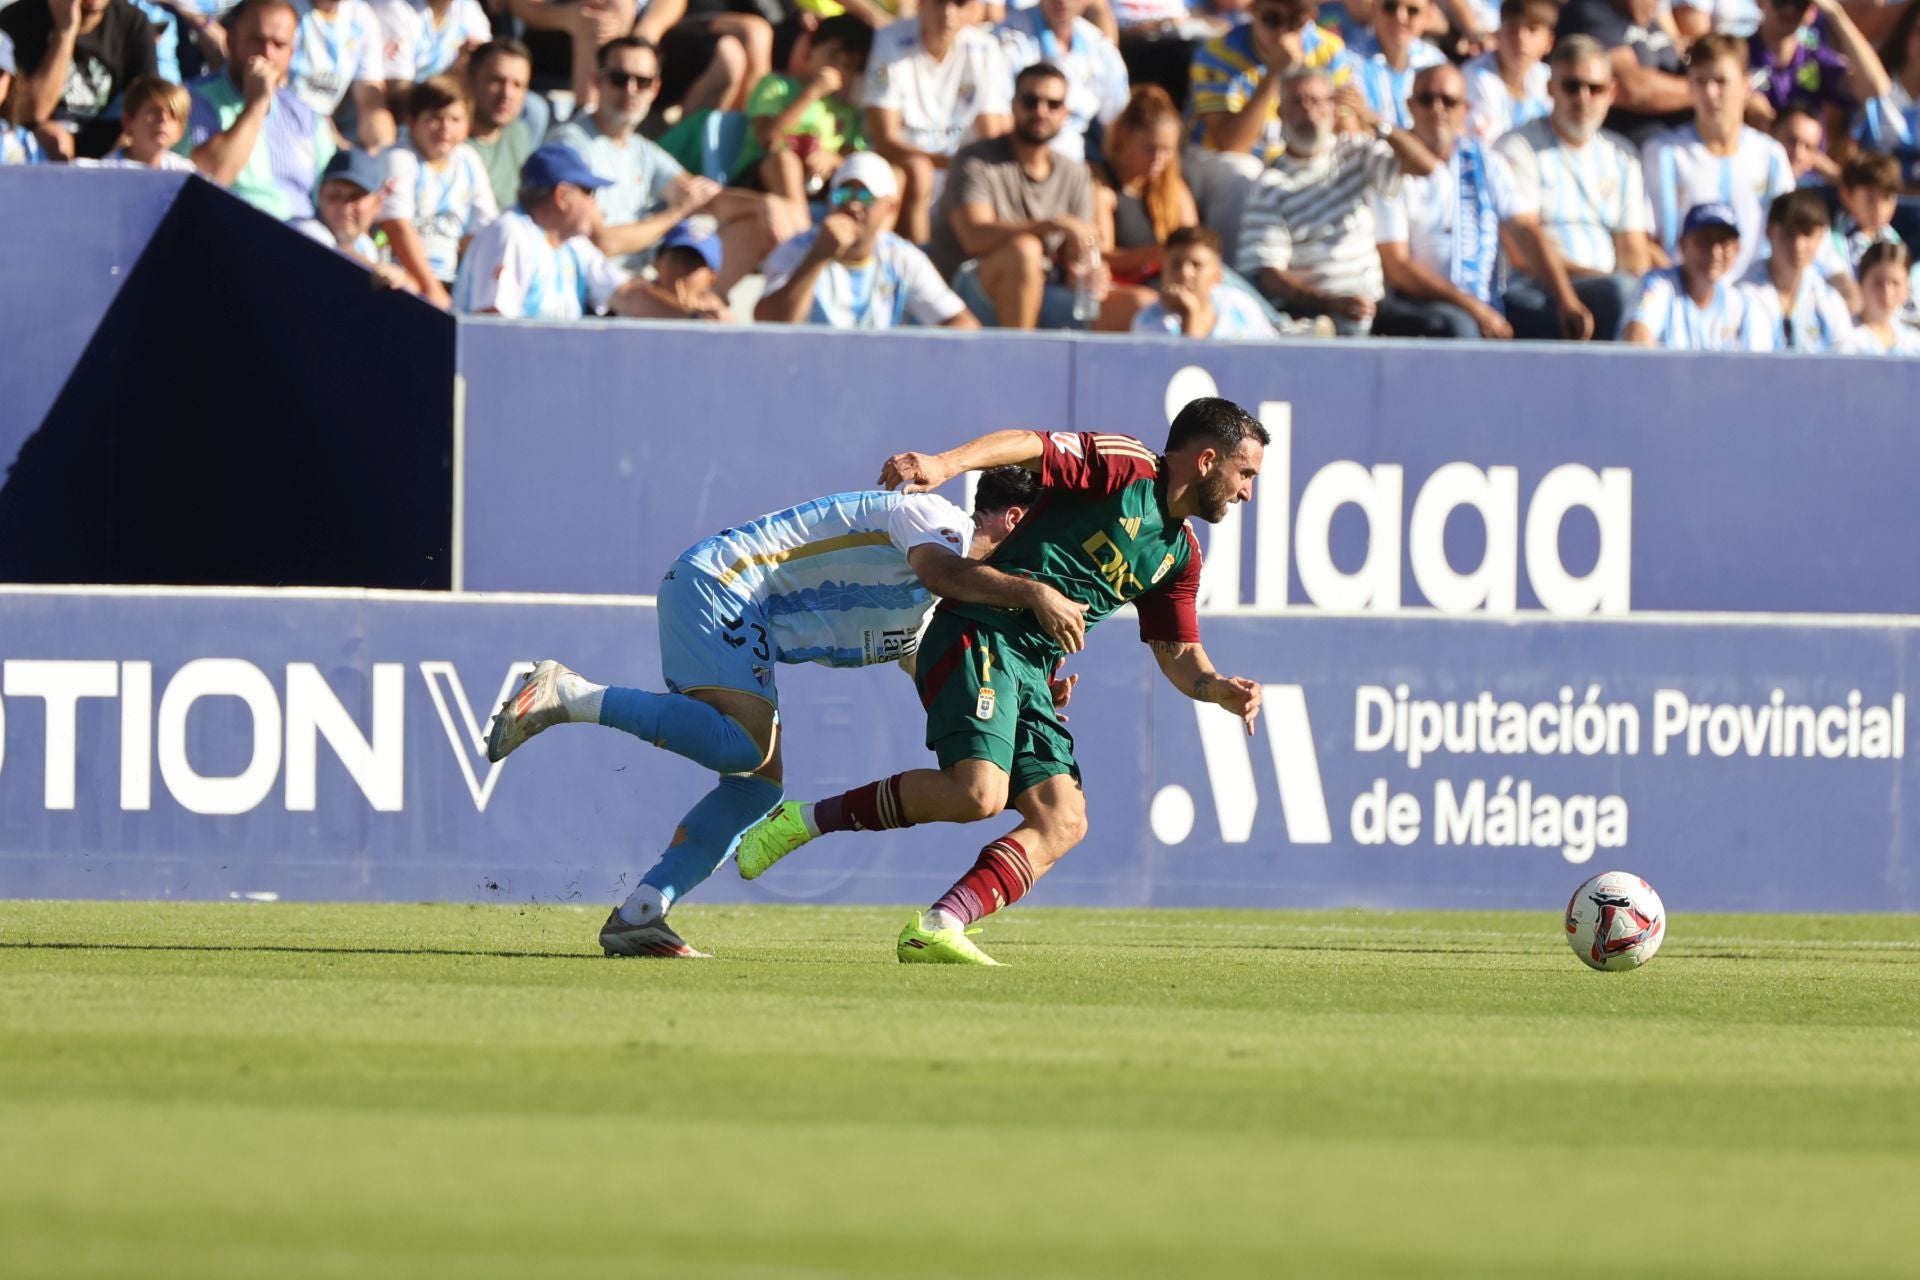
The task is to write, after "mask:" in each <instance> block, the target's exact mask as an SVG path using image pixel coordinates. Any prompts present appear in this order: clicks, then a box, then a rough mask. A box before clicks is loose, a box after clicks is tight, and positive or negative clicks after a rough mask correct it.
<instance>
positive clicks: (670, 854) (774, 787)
mask: <svg viewBox="0 0 1920 1280" xmlns="http://www.w3.org/2000/svg"><path fill="white" fill-rule="evenodd" d="M783 794H785V792H784V790H783V789H782V788H781V786H780V784H779V783H777V782H769V781H767V780H766V779H765V778H762V777H758V776H748V777H733V778H722V779H720V785H719V786H717V787H715V788H714V789H713V790H711V791H709V792H707V794H706V795H705V796H703V797H701V800H700V803H699V804H696V805H695V806H693V808H691V809H689V810H688V811H687V816H686V817H684V818H682V819H680V825H681V826H683V827H685V828H686V829H687V838H686V839H685V840H682V841H681V842H680V843H679V844H677V845H674V846H673V847H672V848H671V849H668V850H667V851H666V852H665V853H663V854H661V855H660V861H658V862H656V863H654V864H653V869H652V870H650V871H648V872H647V874H646V875H644V876H641V877H640V883H641V884H646V885H652V886H653V887H654V888H656V889H658V890H660V893H661V895H662V896H663V897H665V898H666V900H667V905H668V906H669V907H671V906H672V905H673V904H674V903H675V902H677V901H678V900H680V899H681V898H683V897H685V896H686V895H687V894H688V893H689V892H690V891H692V890H693V889H694V888H695V887H696V886H697V885H699V883H700V882H701V881H703V880H705V879H706V878H707V877H708V876H710V875H712V874H713V869H714V868H715V867H717V866H719V865H720V863H721V862H722V861H723V860H724V859H725V858H726V856H727V855H728V854H729V853H731V852H733V846H734V843H735V842H736V841H738V840H739V839H740V836H741V834H742V833H743V832H745V831H746V829H747V828H748V827H751V826H752V825H753V824H754V823H756V822H758V821H760V819H762V818H764V817H766V815H767V812H768V811H769V810H770V809H772V808H773V806H775V805H777V804H779V803H780V797H781V796H782V795H783Z"/></svg>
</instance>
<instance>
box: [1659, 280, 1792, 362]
mask: <svg viewBox="0 0 1920 1280" xmlns="http://www.w3.org/2000/svg"><path fill="white" fill-rule="evenodd" d="M1627 323H1628V324H1634V323H1639V324H1643V325H1645V326H1647V329H1648V331H1649V332H1650V333H1652V334H1653V340H1654V342H1655V343H1657V344H1658V345H1659V346H1661V347H1664V348H1665V349H1666V350H1668V351H1771V350H1773V334H1772V332H1771V331H1770V329H1769V327H1768V325H1767V321H1766V318H1765V317H1764V316H1762V315H1760V313H1759V311H1758V309H1757V308H1755V307H1754V306H1753V300H1752V297H1751V296H1750V295H1749V294H1748V292H1747V291H1746V290H1745V289H1742V288H1741V287H1740V286H1739V285H1737V284H1735V283H1734V282H1733V281H1732V280H1731V279H1728V280H1722V281H1720V282H1719V283H1718V284H1716V285H1714V286H1713V296H1712V297H1711V298H1709V299H1708V300H1707V305H1706V306H1704V307H1702V306H1699V305H1697V304H1695V302H1694V300H1693V299H1692V298H1690V297H1688V296H1687V291H1686V289H1685V287H1684V286H1683V285H1682V284H1681V281H1680V268H1678V267H1662V268H1660V269H1659V270H1657V271H1649V272H1647V274H1646V275H1645V276H1644V277H1643V278H1642V279H1641V281H1640V296H1639V297H1638V298H1636V299H1635V300H1634V303H1633V307H1632V309H1631V310H1629V311H1628V312H1627Z"/></svg>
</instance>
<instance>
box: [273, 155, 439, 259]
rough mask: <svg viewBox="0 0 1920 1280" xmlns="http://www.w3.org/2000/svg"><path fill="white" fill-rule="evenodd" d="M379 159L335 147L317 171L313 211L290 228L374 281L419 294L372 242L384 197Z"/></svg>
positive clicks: (384, 178) (383, 173) (384, 174)
mask: <svg viewBox="0 0 1920 1280" xmlns="http://www.w3.org/2000/svg"><path fill="white" fill-rule="evenodd" d="M386 181H387V170H386V165H385V163H384V162H383V161H382V160H381V159H380V158H378V157H376V156H373V155H370V154H368V153H367V152H365V151H353V150H348V151H336V152H335V153H334V156H333V159H331V160H329V161H327V167H326V170H325V171H324V172H323V173H321V175H320V190H319V191H318V192H317V193H316V194H315V199H314V216H313V217H312V218H306V219H302V220H301V221H299V222H296V223H294V224H293V225H294V227H295V229H297V230H299V231H303V232H305V233H306V234H307V235H309V236H312V237H313V238H314V239H315V240H316V241H318V242H319V243H321V244H323V245H326V246H327V247H328V248H329V249H332V250H334V251H335V252H337V253H342V254H345V255H346V256H347V257H349V258H352V259H353V260H354V261H356V262H358V263H359V264H360V265H362V266H364V267H366V268H367V269H368V270H369V271H371V272H372V273H373V278H374V282H375V283H376V284H380V285H384V286H385V287H387V288H389V289H397V290H399V291H400V292H402V293H415V294H417V293H419V292H420V290H419V287H418V286H416V285H415V284H414V282H413V277H412V276H411V275H409V274H408V273H407V271H406V269H405V268H403V267H398V266H395V265H394V264H393V263H391V262H389V261H387V256H386V254H385V253H384V252H383V251H382V250H381V248H380V246H378V245H377V244H375V243H374V241H373V236H372V235H371V234H370V233H371V232H372V230H373V223H374V219H375V218H377V217H379V216H380V206H381V204H383V203H384V202H385V200H386V196H385V194H384V191H383V189H384V187H385V186H386Z"/></svg>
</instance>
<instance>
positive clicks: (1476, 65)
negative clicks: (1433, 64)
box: [1460, 49, 1553, 143]
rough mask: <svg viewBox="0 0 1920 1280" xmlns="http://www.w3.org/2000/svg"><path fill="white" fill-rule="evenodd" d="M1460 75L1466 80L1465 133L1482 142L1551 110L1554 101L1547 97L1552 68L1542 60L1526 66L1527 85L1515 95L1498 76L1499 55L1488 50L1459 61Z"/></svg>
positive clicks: (1493, 138) (1538, 117)
mask: <svg viewBox="0 0 1920 1280" xmlns="http://www.w3.org/2000/svg"><path fill="white" fill-rule="evenodd" d="M1460 74H1461V75H1462V76H1464V77H1466V81H1467V132H1469V133H1471V134H1472V135H1473V136H1474V137H1476V138H1479V139H1481V140H1482V141H1484V142H1488V143H1491V142H1493V141H1494V140H1495V139H1497V138H1499V137H1500V136H1501V135H1502V134H1504V133H1506V132H1507V131H1508V130H1509V129H1517V128H1519V127H1520V126H1521V125H1523V124H1525V123H1527V121H1529V120H1538V119H1540V117H1542V116H1544V115H1546V114H1547V113H1548V112H1549V111H1551V110H1553V100H1552V99H1551V98H1549V97H1548V96H1547V83H1548V82H1549V81H1550V80H1552V79H1553V71H1552V70H1551V69H1550V68H1549V67H1548V66H1547V64H1546V63H1545V62H1536V63H1534V64H1533V65H1532V66H1531V67H1528V68H1527V74H1526V77H1525V85H1526V88H1525V91H1524V92H1523V93H1521V95H1520V96H1519V97H1517V98H1516V97H1514V94H1513V90H1512V89H1509V88H1508V87H1507V82H1506V81H1505V80H1502V79H1501V78H1500V55H1499V54H1497V53H1495V52H1494V51H1493V50H1491V49H1489V50H1488V51H1487V52H1485V53H1483V54H1481V55H1480V56H1479V57H1477V58H1468V59H1467V60H1466V61H1465V62H1463V63H1461V64H1460Z"/></svg>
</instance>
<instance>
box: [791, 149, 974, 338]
mask: <svg viewBox="0 0 1920 1280" xmlns="http://www.w3.org/2000/svg"><path fill="white" fill-rule="evenodd" d="M830 199H831V202H832V205H833V210H832V212H830V213H828V214H827V216H826V217H825V218H823V219H822V220H821V222H820V225H819V226H817V227H815V228H813V229H812V230H809V231H805V232H802V233H801V234H800V235H798V236H795V237H794V238H793V239H791V240H789V241H787V242H786V243H785V244H782V245H781V246H780V247H779V248H778V249H775V250H774V251H773V255H772V256H771V257H769V258H768V259H767V289H766V292H765V293H764V294H763V295H762V296H761V298H760V303H759V305H758V306H757V307H755V308H754V312H753V318H754V319H756V320H766V321H774V322H778V323H782V324H825V325H832V326H833V327H834V328H836V329H892V328H896V327H898V326H899V325H901V324H902V323H904V322H905V321H906V320H908V319H911V320H912V321H913V322H914V323H915V324H921V325H944V326H946V327H947V328H950V329H977V328H979V327H980V322H979V321H978V320H977V319H975V318H974V316H973V313H972V312H970V311H968V310H967V305H966V303H964V302H962V301H961V300H960V296H959V295H958V294H956V293H954V291H953V290H952V289H950V288H948V287H947V282H946V281H945V280H942V279H941V278H940V273H939V272H938V271H936V270H935V269H934V266H933V263H932V262H930V261H929V260H928V259H927V255H926V254H924V253H922V252H920V250H919V249H917V248H915V247H914V246H913V245H911V244H909V243H907V242H906V241H905V240H903V239H901V238H900V237H899V236H897V235H895V234H894V233H893V226H894V222H895V220H896V219H897V218H898V217H899V213H900V189H899V186H898V184H897V183H896V182H895V180H894V174H893V167H892V166H891V165H889V164H888V163H887V162H886V161H885V160H883V159H881V158H880V157H879V156H878V155H876V154H874V153H873V152H870V151H865V152H855V153H854V154H853V155H851V156H848V157H847V159H846V161H845V162H844V163H843V164H842V165H841V166H840V169H839V172H837V173H835V174H834V175H833V186H832V188H831V193H830Z"/></svg>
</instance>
